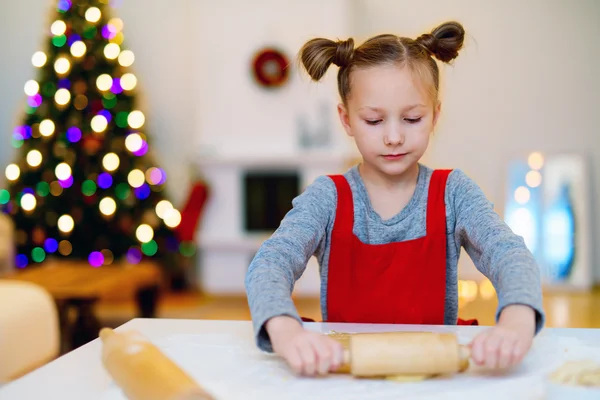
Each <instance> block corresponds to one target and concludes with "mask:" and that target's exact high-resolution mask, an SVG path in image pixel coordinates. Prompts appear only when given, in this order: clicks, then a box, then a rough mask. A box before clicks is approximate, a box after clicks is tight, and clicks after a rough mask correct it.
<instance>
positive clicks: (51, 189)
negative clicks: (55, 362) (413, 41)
mask: <svg viewBox="0 0 600 400" xmlns="http://www.w3.org/2000/svg"><path fill="white" fill-rule="evenodd" d="M90 9H92V10H91V11H90ZM447 20H457V21H459V22H460V23H462V24H463V26H464V27H465V29H466V31H467V38H466V42H465V47H464V49H463V50H462V51H461V53H460V55H459V57H458V58H457V59H456V60H455V62H454V63H453V65H452V66H447V65H445V66H443V67H442V112H443V113H442V117H441V120H440V125H439V128H438V129H437V131H436V133H435V136H434V138H433V140H432V142H431V146H430V148H429V150H428V152H427V154H426V155H425V158H424V159H423V162H424V163H425V164H427V165H429V166H431V167H434V168H460V169H462V170H463V171H465V172H466V173H467V174H468V175H469V176H470V177H471V178H472V179H474V180H475V181H476V182H477V183H478V184H479V185H480V186H481V187H482V189H483V190H484V192H485V193H486V195H487V196H488V198H489V199H490V200H491V201H492V202H493V203H494V206H495V209H496V211H497V212H498V213H499V214H500V215H501V216H502V218H504V219H505V220H506V221H507V223H508V224H509V225H510V226H511V228H512V229H513V230H514V231H515V232H516V233H518V234H519V235H521V236H523V238H524V239H525V242H526V244H527V245H528V247H529V248H530V249H531V251H532V252H533V253H534V254H535V256H536V258H537V259H538V261H539V264H540V268H541V270H542V274H543V277H544V290H545V307H546V311H547V313H548V321H547V326H549V327H600V317H599V315H600V313H598V312H597V310H598V309H599V307H600V295H599V294H598V292H597V290H596V289H595V284H596V283H597V282H598V281H600V248H599V247H600V246H597V245H596V244H597V241H598V239H597V238H598V234H599V232H600V213H598V208H597V202H598V199H599V198H600V182H599V177H600V135H598V133H597V127H596V123H595V122H594V121H595V115H596V112H597V110H598V109H599V108H600V100H599V99H598V96H597V93H598V92H599V91H600V79H599V78H598V74H597V66H598V65H599V63H600V44H599V43H600V42H599V41H598V40H597V38H598V37H600V23H599V22H600V21H599V20H600V3H598V2H597V1H595V0H576V1H567V0H544V1H542V0H519V1H517V0H505V1H486V2H482V1H478V0H448V1H439V0H423V1H420V2H415V1H405V0H377V1H374V0H371V1H368V0H328V1H322V0H321V1H316V0H304V1H302V2H300V1H295V2H281V1H274V0H254V1H252V2H246V1H240V0H238V1H233V0H224V1H219V2H214V1H206V0H176V1H173V2H170V3H167V2H164V1H158V0H21V1H19V2H10V4H7V5H5V7H3V12H2V13H1V15H0V35H1V36H2V37H4V38H5V40H3V41H1V42H0V54H2V57H3V60H4V62H3V63H2V67H1V68H2V70H1V71H2V73H1V74H0V87H1V88H2V95H1V96H0V130H1V131H2V132H4V134H3V135H2V139H1V140H2V143H1V144H0V165H1V166H2V171H3V174H2V176H1V177H0V203H1V205H2V207H3V211H4V213H2V214H0V216H2V219H1V220H0V221H1V226H2V228H1V229H0V233H1V235H2V236H0V240H1V241H2V243H0V259H1V261H0V299H3V300H2V301H1V302H0V327H2V324H3V323H4V324H6V325H10V326H12V327H13V329H17V331H18V332H19V333H18V334H15V337H21V338H22V340H27V337H28V336H27V335H30V336H31V335H33V333H31V332H33V331H36V329H43V330H45V332H50V331H52V332H55V333H53V334H52V335H50V334H49V333H46V335H45V336H46V340H47V342H48V343H49V344H48V345H47V346H46V347H44V345H43V344H39V343H41V342H40V341H39V340H38V341H36V343H38V344H39V347H40V350H39V351H37V350H36V349H35V348H31V346H30V353H31V354H30V356H29V358H30V360H29V359H28V360H23V361H22V362H21V363H20V364H19V366H18V368H17V367H15V368H16V369H17V371H21V372H20V373H22V372H23V371H26V370H27V368H32V367H31V365H35V363H36V362H37V363H38V365H39V364H40V363H43V362H45V361H44V360H46V359H48V358H51V357H52V356H55V354H56V352H66V351H69V350H70V349H72V348H74V347H77V346H78V345H81V344H83V343H85V342H86V341H88V340H90V339H93V338H94V335H97V330H96V328H97V327H98V326H101V325H102V326H105V325H109V326H117V325H120V324H121V323H123V322H125V321H127V320H129V319H131V318H134V317H136V316H140V315H141V316H146V317H164V318H209V319H249V318H250V315H249V312H248V307H247V304H246V298H245V293H244V276H245V272H246V269H247V267H248V265H249V263H250V261H251V259H252V257H253V255H254V253H255V252H256V251H257V249H258V247H259V246H260V244H261V243H262V241H263V240H264V239H265V238H266V237H268V235H269V234H270V233H271V232H272V231H273V230H274V229H276V228H277V225H278V223H279V221H280V219H281V217H282V216H283V215H284V214H285V212H287V210H289V208H290V206H291V199H293V198H294V197H295V196H296V195H298V194H299V193H300V192H301V191H302V190H303V188H304V187H305V186H306V185H308V184H309V183H310V182H312V181H313V180H314V179H315V178H316V177H317V176H319V175H323V174H331V173H339V172H344V171H345V170H346V169H347V168H349V167H350V166H351V165H353V164H355V163H356V162H357V161H358V160H359V158H358V155H357V153H356V150H355V148H354V146H353V143H352V142H351V141H350V140H349V139H348V138H347V137H346V136H345V134H344V133H343V130H342V129H341V126H340V124H339V120H338V117H337V113H336V105H337V103H338V101H339V99H338V95H337V89H336V81H335V80H336V75H337V68H335V67H332V68H331V70H330V71H329V72H328V74H327V76H326V78H325V79H324V80H323V81H322V82H321V83H318V84H317V83H313V82H310V80H309V79H308V77H307V76H306V74H303V72H302V71H300V70H299V69H298V68H297V64H296V55H297V51H298V50H299V49H300V47H301V46H302V45H303V43H304V42H306V41H307V40H309V39H311V38H314V37H326V38H331V39H334V40H336V39H346V38H348V37H353V38H354V39H355V43H356V44H357V45H358V44H360V43H362V41H364V40H365V39H367V38H369V37H370V36H373V35H376V34H379V33H393V34H397V35H400V36H409V37H413V38H415V37H417V36H418V35H420V34H422V33H426V32H429V31H430V30H431V29H433V28H434V27H435V26H436V25H437V24H439V23H442V22H444V21H447ZM57 21H58V22H57ZM40 52H41V53H40ZM92 210H93V212H92ZM98 211H99V212H98ZM78 249H79V250H78ZM78 251H79V253H78ZM17 283H18V284H19V285H21V286H18V285H17ZM319 284H320V282H319V276H318V266H317V264H316V262H315V260H314V259H311V261H310V262H309V264H308V266H307V269H306V272H305V274H304V275H303V276H302V278H301V279H300V280H299V281H298V283H297V285H296V288H295V292H294V298H295V300H296V303H297V305H298V308H299V310H300V313H301V314H302V315H303V316H306V317H310V318H314V319H317V320H319V319H320V317H321V316H320V309H319V300H318V293H319ZM2 285H4V286H2ZM25 285H28V286H25ZM459 294H460V306H461V311H460V314H461V317H463V318H478V319H479V321H480V322H481V323H483V324H486V325H491V324H493V323H494V313H495V308H496V305H497V301H496V298H495V293H494V289H493V287H492V285H491V284H490V282H489V281H488V280H487V278H486V277H484V276H482V275H481V274H480V273H479V272H478V271H477V269H476V267H475V266H474V265H473V263H472V262H471V261H470V259H469V258H468V256H467V255H466V254H465V253H463V256H462V258H461V261H460V282H459ZM19 304H20V305H21V306H22V307H23V311H22V312H21V311H19V312H18V313H17V312H16V311H15V310H16V309H15V307H18V305H19ZM35 304H46V306H47V307H48V308H47V309H46V308H43V307H46V306H41V305H40V306H35ZM8 310H10V312H9V311H8ZM40 310H50V311H40ZM595 310H596V311H595ZM53 313H56V318H54V317H52V316H53V315H54V314H53ZM3 314H4V315H5V317H3ZM14 315H19V317H20V318H21V319H20V321H22V322H19V323H18V324H17V323H15V322H14V321H13V320H12V319H10V318H11V316H14ZM49 316H50V317H49ZM3 321H4V322H3ZM23 321H25V322H23ZM44 324H45V325H44ZM36 326H37V328H36ZM19 329H20V331H19ZM23 332H30V333H29V334H25V333H23ZM31 340H34V338H33V336H31ZM57 342H59V349H58V350H56V349H55V348H54V347H52V346H53V343H57ZM34 347H35V346H34ZM55 347H56V346H55ZM42 348H43V349H45V350H43V349H42ZM24 357H25V356H21V358H22V359H23V358H24ZM16 358H17V357H16V356H15V359H16ZM25 358H27V357H25ZM31 360H34V361H35V362H34V361H31ZM19 368H20V369H19ZM0 372H1V371H0ZM5 374H6V375H7V376H8V375H9V372H6V373H5ZM10 374H12V375H13V376H14V375H15V374H16V372H14V371H12V372H10ZM0 375H1V374H0Z"/></svg>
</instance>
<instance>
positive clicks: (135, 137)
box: [125, 133, 143, 153]
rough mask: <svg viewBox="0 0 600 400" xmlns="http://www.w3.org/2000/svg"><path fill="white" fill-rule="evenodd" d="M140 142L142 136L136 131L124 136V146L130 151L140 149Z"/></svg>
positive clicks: (141, 142)
mask: <svg viewBox="0 0 600 400" xmlns="http://www.w3.org/2000/svg"><path fill="white" fill-rule="evenodd" d="M142 144H143V140H142V137H141V136H140V135H139V134H137V133H132V134H130V135H128V136H127V137H126V138H125V147H126V148H127V150H129V151H130V152H132V153H134V152H136V151H138V150H139V149H141V148H142Z"/></svg>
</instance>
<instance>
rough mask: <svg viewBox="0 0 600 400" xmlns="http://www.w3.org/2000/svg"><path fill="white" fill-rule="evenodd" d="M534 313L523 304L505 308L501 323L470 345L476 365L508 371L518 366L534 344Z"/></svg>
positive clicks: (478, 336)
mask: <svg viewBox="0 0 600 400" xmlns="http://www.w3.org/2000/svg"><path fill="white" fill-rule="evenodd" d="M534 335H535V311H534V310H533V309H532V308H531V307H528V306H524V305H510V306H507V307H506V308H504V310H503V311H502V313H501V315H500V319H499V321H498V324H497V325H496V326H494V327H492V328H490V329H488V330H486V331H484V332H482V333H480V334H479V335H477V336H476V337H475V339H473V341H472V342H471V344H470V347H471V358H472V359H473V361H474V362H475V364H477V365H480V366H485V367H487V368H492V369H505V368H510V367H512V366H515V365H517V364H519V363H520V362H521V361H522V360H523V358H524V357H525V355H526V354H527V352H528V351H529V349H530V348H531V344H532V343H533V337H534Z"/></svg>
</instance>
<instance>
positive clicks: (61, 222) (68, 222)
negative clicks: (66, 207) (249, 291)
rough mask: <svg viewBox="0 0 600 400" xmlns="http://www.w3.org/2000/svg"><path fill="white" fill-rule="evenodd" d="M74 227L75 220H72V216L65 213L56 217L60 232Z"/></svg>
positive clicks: (68, 230)
mask: <svg viewBox="0 0 600 400" xmlns="http://www.w3.org/2000/svg"><path fill="white" fill-rule="evenodd" d="M74 227H75V221H73V217H71V216H70V215H68V214H65V215H62V216H61V217H60V218H59V219H58V229H60V231H61V232H64V233H69V232H71V231H72V230H73V228H74ZM61 253H62V252H61Z"/></svg>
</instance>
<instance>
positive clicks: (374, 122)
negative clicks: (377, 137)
mask: <svg viewBox="0 0 600 400" xmlns="http://www.w3.org/2000/svg"><path fill="white" fill-rule="evenodd" d="M381 121H382V120H380V119H366V120H365V122H366V123H367V124H369V125H377V124H378V123H380V122H381Z"/></svg>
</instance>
